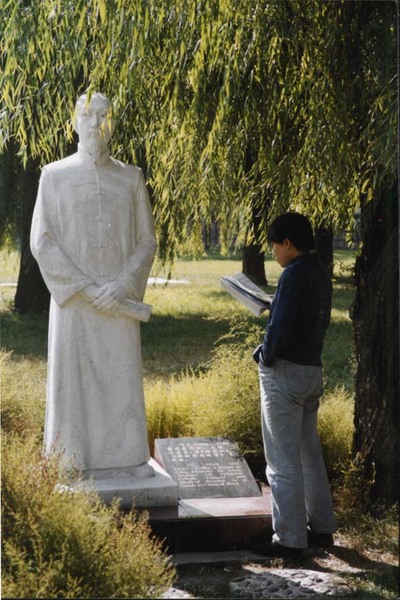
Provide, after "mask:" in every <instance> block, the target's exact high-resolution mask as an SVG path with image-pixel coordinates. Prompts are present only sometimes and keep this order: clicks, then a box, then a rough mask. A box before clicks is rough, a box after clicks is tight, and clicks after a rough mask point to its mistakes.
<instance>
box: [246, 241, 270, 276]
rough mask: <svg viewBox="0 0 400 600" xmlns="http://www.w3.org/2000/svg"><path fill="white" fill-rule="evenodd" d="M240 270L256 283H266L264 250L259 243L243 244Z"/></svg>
mask: <svg viewBox="0 0 400 600" xmlns="http://www.w3.org/2000/svg"><path fill="white" fill-rule="evenodd" d="M242 272H243V273H244V274H245V275H247V277H249V278H250V279H251V280H252V281H254V282H255V283H257V284H258V285H267V284H268V281H267V278H266V276H265V266H264V252H263V251H262V250H261V246H260V244H256V243H252V244H248V245H246V246H244V248H243V256H242Z"/></svg>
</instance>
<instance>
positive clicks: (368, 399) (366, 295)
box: [352, 185, 400, 502]
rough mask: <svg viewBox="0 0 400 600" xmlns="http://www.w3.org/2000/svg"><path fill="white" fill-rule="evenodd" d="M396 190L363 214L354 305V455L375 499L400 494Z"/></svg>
mask: <svg viewBox="0 0 400 600" xmlns="http://www.w3.org/2000/svg"><path fill="white" fill-rule="evenodd" d="M396 192H397V186H396V185H393V186H392V187H388V188H387V189H385V190H382V193H381V195H380V197H379V198H378V199H377V201H376V202H370V203H368V204H366V206H365V207H364V209H363V211H362V215H361V231H362V240H363V245H362V250H361V254H360V256H359V257H358V258H357V260H356V265H355V275H356V284H357V294H356V298H355V301H354V304H353V307H352V320H353V326H354V337H355V347H356V354H357V364H358V367H357V373H356V398H355V416H354V422H355V435H354V452H355V453H357V454H359V456H360V457H361V458H362V459H363V460H364V464H365V468H366V477H367V480H370V481H372V488H371V493H372V498H373V499H377V498H382V499H384V500H386V501H388V502H394V501H395V500H397V499H398V497H399V490H400V443H399V433H400V416H399V263H398V256H399V255H398V252H399V245H398V242H399V229H398V203H397V193H396Z"/></svg>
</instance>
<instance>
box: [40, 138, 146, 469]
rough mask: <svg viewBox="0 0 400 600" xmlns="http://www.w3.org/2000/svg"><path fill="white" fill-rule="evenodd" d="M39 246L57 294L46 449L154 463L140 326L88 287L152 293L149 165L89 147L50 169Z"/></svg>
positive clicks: (122, 462)
mask: <svg viewBox="0 0 400 600" xmlns="http://www.w3.org/2000/svg"><path fill="white" fill-rule="evenodd" d="M31 248H32V253H33V255H34V256H35V258H36V260H37V261H38V263H39V266H40V270H41V272H42V275H43V278H44V280H45V282H46V285H47V287H48V288H49V290H50V293H51V303H50V320H49V348H48V381H47V403H46V421H45V435H44V443H45V449H46V451H47V452H50V451H53V450H61V451H62V452H63V453H64V455H65V457H66V458H68V459H70V458H72V459H73V460H74V462H75V464H76V466H77V467H78V468H81V469H109V468H120V467H131V466H136V465H141V464H142V463H145V462H147V461H148V460H149V458H150V455H149V447H148V441H147V427H146V416H145V407H144V396H143V379H142V367H141V364H142V360H141V340H140V323H139V321H137V320H135V319H133V318H129V317H126V316H120V315H118V314H117V313H115V312H104V311H100V310H98V309H96V308H94V307H93V306H92V304H91V303H90V302H88V301H87V300H86V299H85V296H84V294H83V293H82V291H83V290H84V288H85V287H87V286H89V285H92V284H95V285H98V286H101V285H103V284H104V283H106V282H108V281H113V280H120V281H123V282H124V283H126V284H127V286H128V289H129V293H128V297H129V298H132V299H136V300H142V299H143V295H144V292H145V288H146V282H147V278H148V275H149V272H150V268H151V265H152V262H153V260H154V255H155V249H156V242H155V236H154V225H153V217H152V213H151V207H150V203H149V198H148V193H147V189H146V186H145V182H144V177H143V174H142V171H141V170H140V169H139V168H137V167H132V166H130V165H127V164H124V163H122V162H120V161H118V160H115V159H113V158H111V157H110V156H109V154H108V152H106V153H104V154H102V155H101V156H100V157H99V158H98V159H97V160H95V159H94V158H93V157H92V156H91V155H89V154H87V153H86V152H85V150H84V149H83V147H82V146H81V145H79V146H78V151H77V152H76V153H75V154H73V155H72V156H70V157H68V158H65V159H63V160H59V161H57V162H54V163H51V164H49V165H46V166H45V167H44V169H43V171H42V175H41V179H40V185H39V191H38V197H37V202H36V206H35V211H34V216H33V222H32V233H31Z"/></svg>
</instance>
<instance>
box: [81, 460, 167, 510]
mask: <svg viewBox="0 0 400 600" xmlns="http://www.w3.org/2000/svg"><path fill="white" fill-rule="evenodd" d="M149 465H150V466H151V467H153V469H154V471H155V476H154V477H148V478H146V479H138V478H134V477H129V476H127V475H118V473H116V474H115V476H108V477H105V478H103V479H98V478H96V479H90V480H88V481H85V482H80V483H79V486H82V485H84V486H85V487H87V488H88V489H91V490H94V491H96V492H97V493H98V494H99V496H100V498H101V500H102V501H103V502H104V503H105V504H110V503H111V502H112V500H113V499H114V498H116V497H117V498H120V502H121V503H120V506H121V508H123V509H129V508H131V507H132V506H134V507H135V508H148V507H157V506H158V507H167V508H169V507H177V505H178V485H177V483H176V482H175V481H174V480H173V479H172V477H170V476H169V475H168V473H167V472H166V471H165V470H164V469H163V468H162V467H161V466H160V465H159V464H158V463H157V462H156V461H155V460H154V459H150V461H149Z"/></svg>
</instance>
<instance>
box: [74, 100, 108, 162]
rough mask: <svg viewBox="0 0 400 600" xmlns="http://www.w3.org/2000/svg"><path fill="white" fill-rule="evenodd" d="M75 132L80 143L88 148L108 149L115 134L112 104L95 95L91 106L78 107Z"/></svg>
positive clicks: (81, 105)
mask: <svg viewBox="0 0 400 600" xmlns="http://www.w3.org/2000/svg"><path fill="white" fill-rule="evenodd" d="M75 119H76V120H75V131H76V132H77V133H78V135H79V141H80V142H81V143H82V144H83V146H85V147H87V148H95V147H97V148H99V149H101V150H104V149H106V148H107V145H108V142H109V141H110V139H111V136H112V133H113V123H112V120H111V117H110V104H109V102H108V100H107V99H106V98H104V97H99V96H96V95H93V96H92V98H91V100H90V102H89V104H88V105H86V104H85V103H84V102H83V103H81V104H79V105H78V106H77V111H76V116H75Z"/></svg>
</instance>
